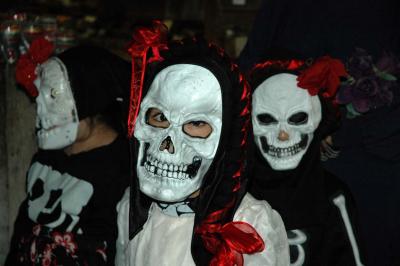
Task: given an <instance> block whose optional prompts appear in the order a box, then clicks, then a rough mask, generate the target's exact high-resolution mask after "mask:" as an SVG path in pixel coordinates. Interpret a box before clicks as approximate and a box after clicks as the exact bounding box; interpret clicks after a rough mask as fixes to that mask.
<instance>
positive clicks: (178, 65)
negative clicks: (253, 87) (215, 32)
mask: <svg viewBox="0 0 400 266" xmlns="http://www.w3.org/2000/svg"><path fill="white" fill-rule="evenodd" d="M161 56H162V57H163V59H164V60H163V61H161V62H156V63H153V64H150V65H149V66H148V70H149V71H148V73H147V78H146V80H145V85H144V90H143V97H142V98H143V100H142V102H141V105H140V111H139V114H138V117H137V120H136V124H135V132H134V136H135V139H132V141H131V144H132V146H131V148H132V152H133V154H134V156H133V157H134V158H135V159H134V161H133V162H132V168H133V170H134V172H135V174H134V175H133V176H134V178H133V185H132V186H131V200H130V238H131V239H132V238H133V237H134V236H135V235H136V234H137V233H138V232H139V231H140V230H141V228H142V226H143V224H144V223H145V222H146V220H147V215H148V209H149V207H150V204H151V203H152V202H154V201H155V202H163V203H169V204H171V203H176V202H181V201H189V206H190V207H191V209H192V210H193V211H194V213H195V222H194V228H196V227H198V226H199V225H200V224H202V222H203V220H204V219H206V217H208V216H209V215H210V214H211V213H214V212H216V211H218V210H223V212H222V215H221V216H220V218H219V220H218V221H214V222H218V223H222V224H224V223H226V222H229V221H232V218H233V214H234V211H235V209H236V208H237V206H238V204H239V203H240V200H241V198H242V196H243V195H244V186H243V185H242V186H241V185H240V184H241V183H243V182H244V180H243V175H242V173H243V171H244V167H243V159H244V152H245V150H244V149H243V145H244V143H245V142H246V138H247V126H248V125H249V109H248V105H249V91H248V90H247V87H246V86H245V81H244V80H243V78H242V77H241V76H240V74H239V71H238V69H237V67H236V66H234V65H233V64H232V63H231V61H230V60H229V59H228V57H227V56H226V55H225V54H224V53H223V51H221V50H220V49H219V48H218V47H216V46H213V45H210V44H208V43H207V42H206V41H205V40H203V39H188V40H184V41H183V42H176V43H171V44H170V46H169V49H168V50H166V51H162V53H161ZM193 232H194V233H193V236H191V237H192V256H193V259H194V261H195V262H196V264H198V265H208V264H209V262H210V260H211V258H212V254H211V253H210V252H209V251H208V250H207V249H206V247H205V246H204V244H203V240H202V235H200V234H198V233H196V230H193ZM188 237H189V236H188Z"/></svg>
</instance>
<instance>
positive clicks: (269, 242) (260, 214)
mask: <svg viewBox="0 0 400 266" xmlns="http://www.w3.org/2000/svg"><path fill="white" fill-rule="evenodd" d="M234 220H235V221H243V222H247V223H248V224H250V225H252V226H253V227H254V228H255V229H256V231H257V233H258V234H259V235H260V236H261V237H262V239H263V240H264V244H265V249H264V250H263V251H262V252H259V253H255V254H251V255H246V254H244V256H243V257H244V265H246V266H259V265H268V266H288V265H289V264H290V259H289V245H288V240H287V235H286V230H285V226H284V224H283V222H282V219H281V216H280V215H279V214H278V212H276V211H275V210H273V209H272V208H271V206H270V205H269V204H268V203H267V202H266V201H265V200H256V199H254V198H253V196H251V195H250V194H247V195H246V196H245V197H244V198H243V200H242V203H241V204H240V206H239V208H238V210H237V211H236V213H235V217H234Z"/></svg>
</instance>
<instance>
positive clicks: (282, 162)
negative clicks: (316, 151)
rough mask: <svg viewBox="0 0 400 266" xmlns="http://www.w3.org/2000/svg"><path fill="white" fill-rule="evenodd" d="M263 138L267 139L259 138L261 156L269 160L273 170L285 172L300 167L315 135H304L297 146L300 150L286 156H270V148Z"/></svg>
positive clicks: (258, 144)
mask: <svg viewBox="0 0 400 266" xmlns="http://www.w3.org/2000/svg"><path fill="white" fill-rule="evenodd" d="M261 138H265V137H258V138H257V139H258V143H257V146H258V148H259V149H260V151H261V154H262V155H263V157H264V158H265V160H267V162H268V164H269V165H270V166H271V168H272V169H274V170H276V171H285V170H292V169H295V168H297V167H298V165H299V163H300V161H301V159H302V158H303V156H304V154H305V153H306V152H307V150H308V147H309V145H310V143H311V140H312V139H313V134H305V135H303V136H302V140H301V141H300V143H299V144H297V145H295V146H298V149H300V150H299V151H297V152H296V153H295V154H285V155H278V154H275V155H272V154H269V153H268V148H266V146H268V143H262V140H261ZM265 139H266V138H265ZM287 148H290V147H287Z"/></svg>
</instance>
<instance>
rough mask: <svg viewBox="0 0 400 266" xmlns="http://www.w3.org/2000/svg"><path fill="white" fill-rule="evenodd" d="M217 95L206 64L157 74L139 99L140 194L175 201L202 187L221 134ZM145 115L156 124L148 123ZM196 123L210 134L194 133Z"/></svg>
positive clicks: (212, 76)
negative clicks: (140, 99)
mask: <svg viewBox="0 0 400 266" xmlns="http://www.w3.org/2000/svg"><path fill="white" fill-rule="evenodd" d="M221 97H222V95H221V88H220V85H219V82H218V80H217V79H216V77H215V76H214V75H213V74H212V73H211V71H209V70H208V69H206V68H204V67H201V66H198V65H192V64H176V65H172V66H169V67H167V68H165V69H163V70H162V71H161V72H160V73H158V74H157V76H156V77H155V79H154V81H153V83H152V84H151V86H150V88H149V91H148V93H147V95H146V97H145V98H144V99H143V102H142V103H141V106H140V112H139V115H138V119H137V122H136V125H135V133H134V134H135V137H136V138H137V139H138V140H139V143H140V148H139V155H138V160H137V161H138V162H137V173H138V179H139V184H140V190H141V191H142V192H143V193H144V194H146V195H147V196H149V197H151V198H154V199H156V200H160V201H164V202H177V201H182V200H184V199H186V198H187V197H188V196H190V195H191V194H192V193H194V192H196V191H197V190H198V189H199V188H200V186H201V184H202V180H203V177H204V175H205V173H206V172H207V170H208V168H209V167H210V165H211V162H212V160H213V158H214V156H215V153H216V150H217V147H218V143H219V138H220V135H221V126H222V100H221ZM188 102H190V103H192V104H190V105H188V104H187V103H188ZM154 110H155V111H154ZM149 115H150V116H151V117H152V119H154V120H155V121H156V123H158V124H159V126H158V125H157V124H156V125H154V124H151V123H149V121H148V120H149ZM199 125H206V126H208V127H209V129H210V132H209V133H208V134H207V135H204V136H199V135H196V134H192V133H191V131H190V130H191V127H197V126H199Z"/></svg>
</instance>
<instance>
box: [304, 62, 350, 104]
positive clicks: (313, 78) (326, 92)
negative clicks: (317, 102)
mask: <svg viewBox="0 0 400 266" xmlns="http://www.w3.org/2000/svg"><path fill="white" fill-rule="evenodd" d="M345 76H347V72H346V69H345V66H344V64H343V63H342V62H341V61H340V60H338V59H334V58H332V57H330V56H323V57H320V58H318V59H317V60H316V61H315V62H314V63H313V64H312V65H311V66H310V67H309V68H307V69H306V70H305V71H304V72H303V73H301V74H300V75H299V76H298V77H297V81H298V84H297V86H299V87H300V88H303V89H306V90H308V93H309V94H310V95H311V96H314V95H317V94H318V93H320V91H321V92H322V96H323V97H325V98H331V97H333V96H334V95H335V94H336V91H337V89H338V87H339V85H340V77H345Z"/></svg>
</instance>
